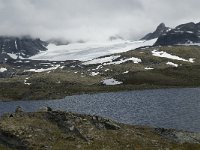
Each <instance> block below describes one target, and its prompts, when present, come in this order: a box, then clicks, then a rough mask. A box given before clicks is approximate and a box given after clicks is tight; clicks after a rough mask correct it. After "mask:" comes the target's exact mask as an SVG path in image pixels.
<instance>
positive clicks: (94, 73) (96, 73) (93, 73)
mask: <svg viewBox="0 0 200 150" xmlns="http://www.w3.org/2000/svg"><path fill="white" fill-rule="evenodd" d="M98 74H99V72H91V76H97V75H98Z"/></svg>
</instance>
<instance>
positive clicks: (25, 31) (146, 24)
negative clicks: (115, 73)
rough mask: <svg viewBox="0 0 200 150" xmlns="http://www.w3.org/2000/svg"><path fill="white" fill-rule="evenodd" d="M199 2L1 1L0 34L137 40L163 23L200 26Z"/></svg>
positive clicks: (159, 0) (134, 0) (183, 0)
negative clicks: (116, 37) (193, 23)
mask: <svg viewBox="0 0 200 150" xmlns="http://www.w3.org/2000/svg"><path fill="white" fill-rule="evenodd" d="M199 6H200V1H198V0H190V1H188V0H173V1H171V0H170V1H166V0H124V1H122V0H76V1H75V0H0V19H1V23H0V34H1V35H10V36H11V35H12V36H20V35H31V36H33V37H40V38H41V39H43V40H48V39H52V38H58V39H65V40H69V41H78V40H84V41H87V40H106V39H108V38H109V37H110V36H114V35H120V36H122V37H124V38H126V39H132V40H134V39H139V38H140V37H142V36H143V35H145V34H146V33H147V32H151V31H152V30H154V29H155V28H156V26H157V25H158V24H159V23H161V22H165V23H166V25H168V26H172V27H173V26H175V25H178V24H180V23H185V22H190V21H193V22H199V20H198V19H199V14H200V9H199V8H198V7H199Z"/></svg>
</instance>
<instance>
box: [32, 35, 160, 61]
mask: <svg viewBox="0 0 200 150" xmlns="http://www.w3.org/2000/svg"><path fill="white" fill-rule="evenodd" d="M156 40H157V39H153V40H149V41H125V40H116V41H109V42H98V43H97V42H96V43H95V42H87V43H72V44H69V45H61V46H56V45H54V44H49V45H48V47H47V48H48V50H47V51H41V52H40V53H39V54H37V55H35V56H32V57H30V59H33V60H50V61H65V60H80V61H88V60H92V59H94V58H97V57H101V56H105V55H111V54H114V53H120V52H126V51H129V50H133V49H136V48H139V47H143V46H152V45H153V44H154V43H155V42H156Z"/></svg>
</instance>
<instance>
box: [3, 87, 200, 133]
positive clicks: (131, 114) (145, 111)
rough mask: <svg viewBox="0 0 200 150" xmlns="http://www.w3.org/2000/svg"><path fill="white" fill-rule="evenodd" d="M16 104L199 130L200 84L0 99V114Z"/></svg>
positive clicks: (151, 124) (32, 108) (137, 122)
mask: <svg viewBox="0 0 200 150" xmlns="http://www.w3.org/2000/svg"><path fill="white" fill-rule="evenodd" d="M16 106H21V107H23V109H24V110H25V111H36V110H38V109H39V108H40V107H42V106H49V107H52V108H53V109H56V110H65V111H72V112H77V113H84V114H92V115H100V116H103V117H107V118H110V119H113V120H115V121H118V122H121V123H127V124H134V125H149V126H153V127H163V128H175V129H180V130H187V131H198V132H200V88H184V89H159V90H144V91H130V92H117V93H101V94H92V95H90V94H85V95H77V96H68V97H66V98H65V99H61V100H49V101H43V100H41V101H16V102H0V115H2V114H3V113H6V112H14V110H15V108H16Z"/></svg>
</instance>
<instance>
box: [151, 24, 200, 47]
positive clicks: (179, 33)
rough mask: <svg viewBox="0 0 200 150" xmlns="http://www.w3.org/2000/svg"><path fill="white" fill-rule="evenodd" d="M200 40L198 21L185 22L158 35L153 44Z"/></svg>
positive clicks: (172, 43) (185, 42)
mask: <svg viewBox="0 0 200 150" xmlns="http://www.w3.org/2000/svg"><path fill="white" fill-rule="evenodd" d="M199 42H200V23H197V24H195V23H193V22H191V23H186V24H182V25H179V26H177V27H175V28H174V29H171V30H170V31H168V32H166V33H165V34H162V35H161V36H159V38H158V40H157V41H156V43H155V44H154V45H155V46H158V45H161V46H165V45H177V44H190V43H199Z"/></svg>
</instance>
